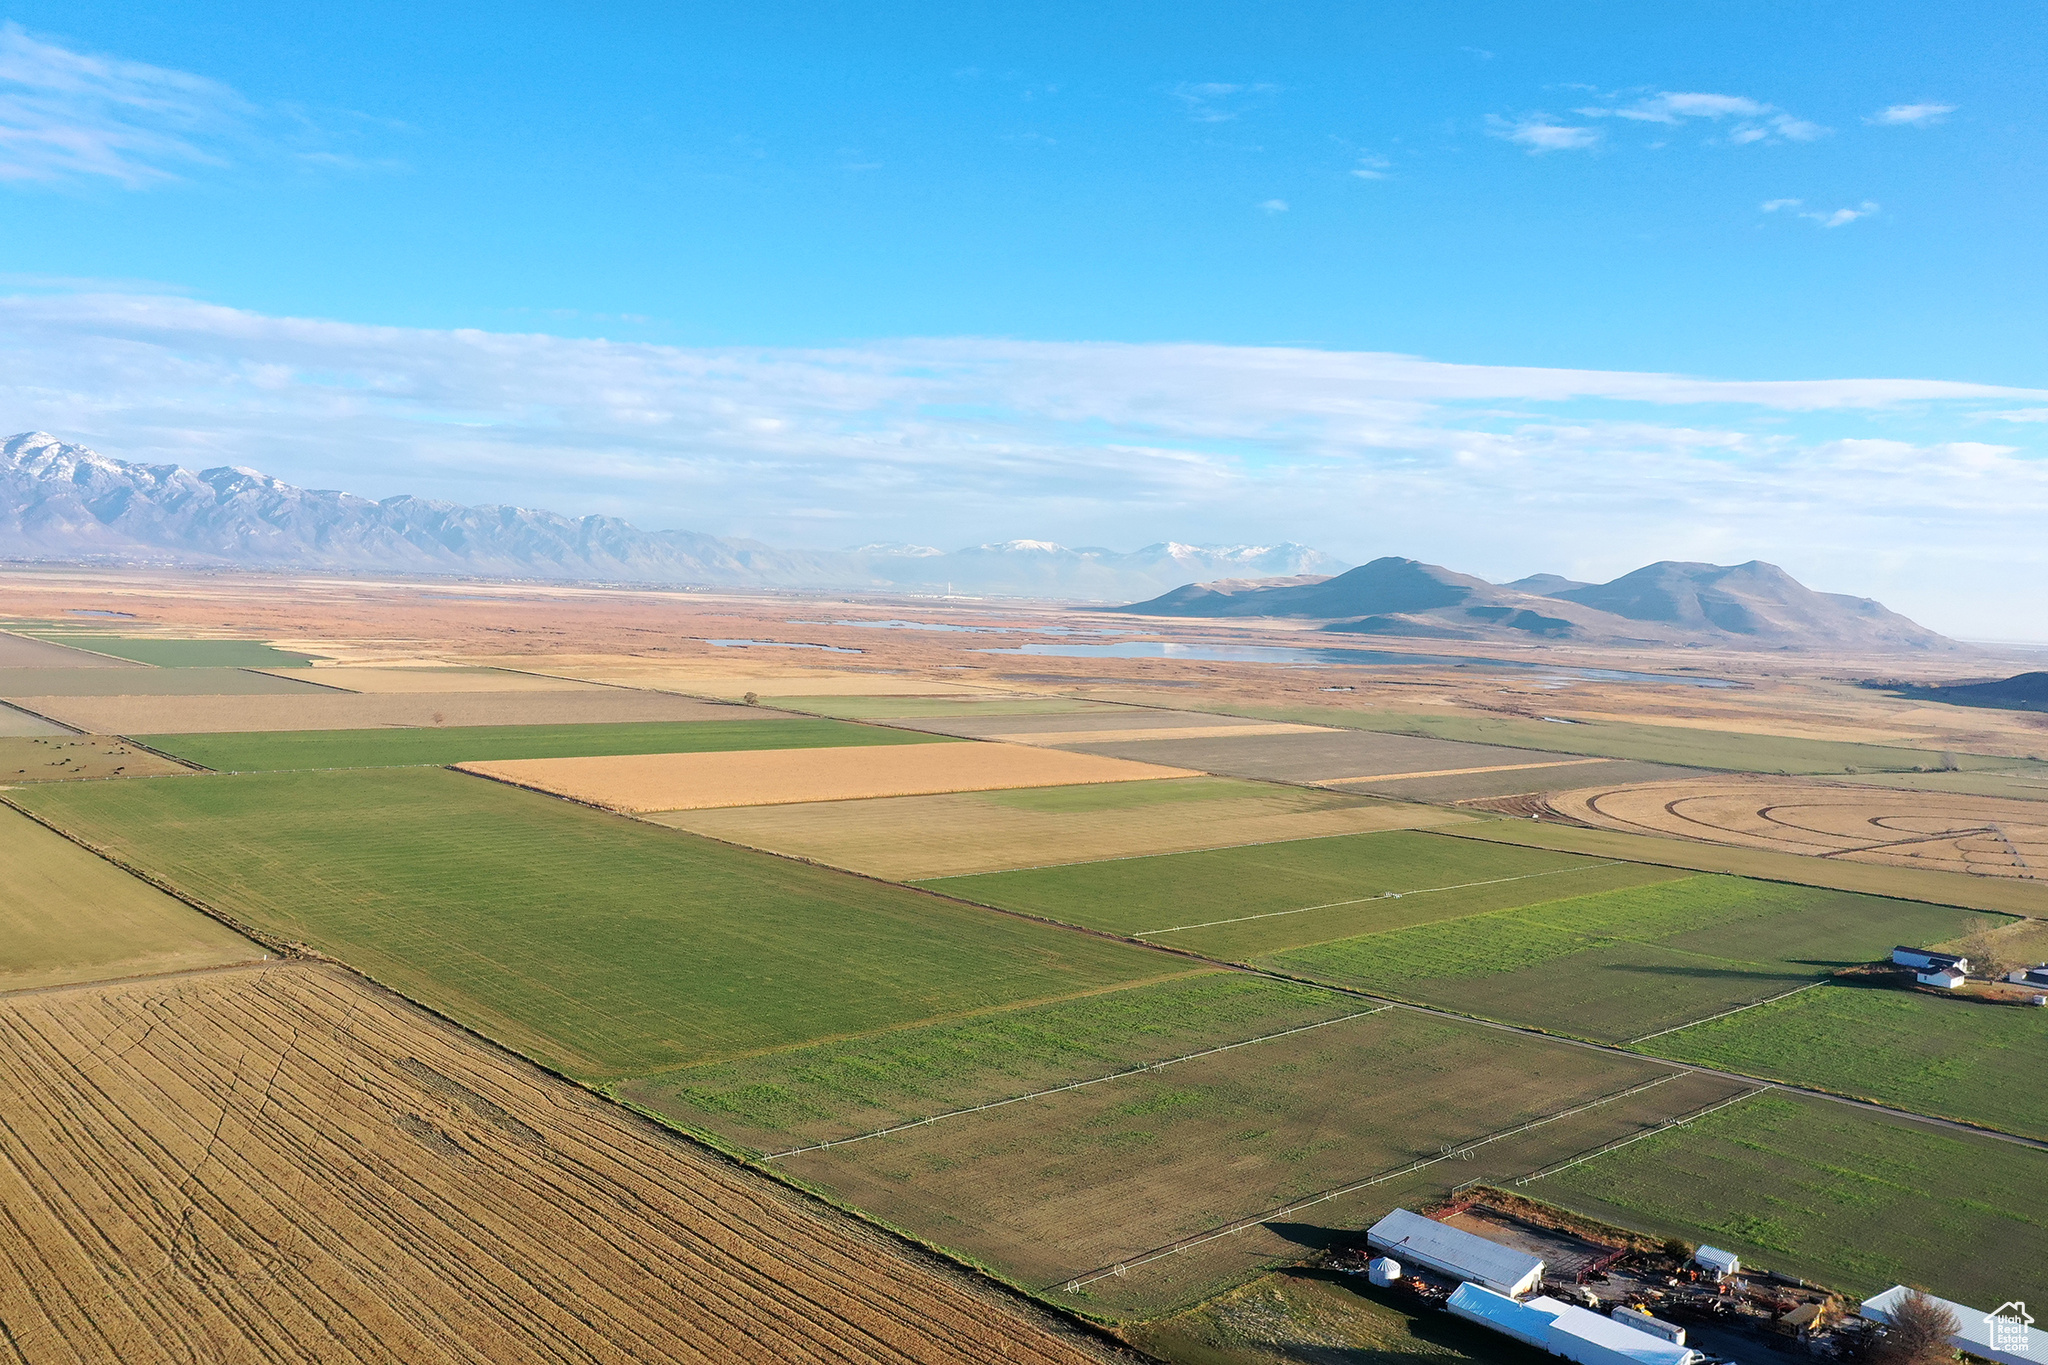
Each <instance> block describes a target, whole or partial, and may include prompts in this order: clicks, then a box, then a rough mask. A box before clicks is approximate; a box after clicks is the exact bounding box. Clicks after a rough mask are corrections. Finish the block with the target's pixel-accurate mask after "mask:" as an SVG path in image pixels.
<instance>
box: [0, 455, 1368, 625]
mask: <svg viewBox="0 0 2048 1365" xmlns="http://www.w3.org/2000/svg"><path fill="white" fill-rule="evenodd" d="M0 558H8V559H31V560H33V559H44V560H52V559H54V560H66V561H76V560H98V561H111V562H120V563H137V562H141V563H160V564H192V565H242V566H253V567H263V568H309V569H328V570H357V571H367V572H378V573H438V574H460V575H474V576H480V577H509V578H543V579H565V580H579V581H598V582H626V583H666V584H691V585H699V584H701V585H708V586H714V587H785V588H841V589H846V588H856V589H866V590H870V591H888V590H892V589H897V590H903V591H913V592H932V591H937V592H958V593H967V594H997V595H1011V596H1028V597H1053V598H1075V599H1082V600H1092V601H1099V602H1120V601H1128V600H1130V599H1131V598H1133V597H1137V596H1141V595H1143V594H1146V593H1156V592H1159V591H1161V590H1162V589H1165V588H1169V587H1172V586H1173V585H1175V584H1178V583H1185V582H1187V581H1189V580H1190V579H1193V578H1204V577H1214V576H1218V575H1235V576H1254V577H1266V576H1273V575H1294V574H1304V573H1315V574H1329V573H1336V572H1339V571H1341V570H1343V569H1346V568H1348V567H1349V566H1348V565H1347V564H1346V563H1345V562H1344V561H1342V560H1340V559H1336V558H1334V557H1332V556H1330V555H1326V554H1324V553H1322V552H1321V551H1319V550H1313V549H1310V548H1309V547H1307V546H1305V545H1291V544H1290V545H1183V544H1179V543H1177V542H1173V541H1166V542H1162V543H1160V544H1157V545H1149V546H1146V547H1145V548H1144V549H1141V550H1136V551H1132V552H1129V553H1119V552H1117V551H1114V550H1105V549H1096V548H1085V549H1069V548H1067V547H1066V546H1063V545H1055V544H1052V543H1051V542H1049V541H1040V540H1012V541H1006V542H1003V543H1001V544H996V545H977V546H972V547H969V548H967V549H964V550H955V551H951V552H947V551H942V550H938V549H934V548H932V547H930V546H922V545H864V546H860V547H857V548H854V549H848V550H815V551H813V550H781V549H776V548H775V547H773V546H770V545H764V544H762V543H761V542H760V541H755V540H738V539H728V538H725V537H721V536H713V535H704V534H701V533H699V532H695V531H643V530H641V529H639V528H638V527H636V526H633V525H632V524H630V523H629V522H626V521H622V520H620V519H619V518H617V517H603V516H588V517H566V516H561V515H559V514H557V513H554V512H546V511H535V510H531V509H528V508H521V507H506V506H481V507H468V506H464V505H462V504H460V503H452V502H439V501H435V500H432V499H427V498H415V497H393V498H385V499H382V500H381V501H373V500H371V499H369V498H363V497H357V496H356V495H354V494H351V493H343V492H338V491H335V490H332V489H308V488H300V487H298V486H296V485H294V484H289V483H286V482H284V481H283V480H281V479H275V478H272V477H270V476H269V475H267V474H263V473H259V472H258V471H256V470H253V469H246V468H241V467H234V466H222V467H219V468H215V469H204V470H198V471H194V470H190V469H185V468H183V467H182V466H179V465H174V464H141V463H136V462H131V461H127V460H117V459H112V458H109V457H108V456H105V455H101V454H99V453H98V452H96V451H93V450H89V449H87V448H86V447H84V446H80V445H71V444H67V443H65V442H63V441H60V440H58V439H57V438H56V437H54V436H50V435H47V434H45V433H43V432H26V433H23V434H22V435H19V436H14V437H11V438H9V439H8V440H6V441H5V442H0Z"/></svg>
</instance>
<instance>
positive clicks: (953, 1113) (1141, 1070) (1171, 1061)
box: [761, 1005, 1395, 1161]
mask: <svg viewBox="0 0 2048 1365" xmlns="http://www.w3.org/2000/svg"><path fill="white" fill-rule="evenodd" d="M1393 1008H1395V1007H1394V1006H1393V1005H1381V1006H1379V1007H1378V1008H1377V1009H1369V1010H1359V1011H1357V1012H1356V1013H1354V1014H1344V1015H1339V1016H1338V1017H1337V1018H1335V1019H1323V1020H1319V1021H1317V1022H1316V1023H1313V1024H1302V1025H1299V1026H1298V1027H1295V1028H1289V1029H1281V1030H1280V1031H1279V1032H1278V1033H1267V1034H1262V1035H1261V1036H1259V1037H1257V1038H1245V1039H1242V1040H1240V1041H1238V1042H1235V1043H1225V1044H1223V1046H1221V1047H1211V1048H1204V1049H1203V1050H1202V1051H1200V1052H1190V1053H1186V1054H1185V1055H1183V1056H1179V1057H1168V1058H1167V1059H1166V1060H1165V1061H1162V1062H1143V1063H1140V1064H1139V1065H1137V1066H1133V1067H1126V1068H1125V1069H1123V1070H1122V1071H1112V1072H1110V1073H1109V1074H1108V1075H1106V1076H1095V1077H1091V1078H1090V1079H1088V1080H1085V1081H1070V1082H1069V1083H1067V1084H1066V1085H1056V1086H1053V1087H1051V1088H1050V1089H1046V1090H1034V1091H1032V1092H1031V1093H1030V1094H1028V1095H1012V1096H1010V1097H1009V1098H1008V1099H1001V1100H990V1101H989V1102H988V1103H987V1104H977V1105H972V1106H970V1107H969V1108H966V1109H949V1110H947V1111H946V1112H945V1113H943V1114H933V1115H932V1116H931V1117H930V1118H923V1119H918V1120H916V1121H914V1122H911V1123H899V1124H896V1125H895V1126H894V1127H890V1128H878V1129H876V1130H875V1131H874V1132H872V1133H861V1134H859V1135H857V1136H855V1137H849V1138H835V1139H833V1140H832V1141H830V1142H817V1143H813V1144H811V1145H810V1146H808V1147H792V1148H790V1149H789V1150H788V1151H786V1152H770V1153H769V1154H768V1155H766V1156H764V1157H762V1158H761V1160H763V1161H780V1160H782V1158H784V1157H787V1156H802V1155H804V1154H805V1153H807V1152H822V1151H824V1150H825V1149H826V1148H827V1147H848V1146H851V1145H852V1144H854V1143H856V1142H866V1141H867V1140H868V1139H869V1138H878V1137H888V1136H889V1135H890V1134H892V1133H903V1132H908V1131H909V1130H910V1129H912V1128H923V1127H925V1126H926V1125H927V1124H933V1123H938V1122H940V1121H942V1120H944V1119H956V1118H961V1117H964V1116H965V1115H968V1114H979V1113H982V1112H984V1111H986V1110H990V1109H1001V1108H1002V1107H1003V1106H1004V1105H1006V1104H1022V1103H1023V1102H1024V1101H1025V1100H1037V1099H1043V1098H1045V1097H1046V1096H1047V1095H1063V1094H1065V1093H1067V1092H1068V1091H1070V1090H1085V1089H1087V1088H1088V1087H1089V1086H1091V1085H1101V1084H1102V1083H1103V1082H1105V1081H1120V1080H1123V1079H1125V1078H1126V1077H1129V1076H1142V1075H1144V1074H1146V1073H1147V1072H1152V1071H1161V1070H1164V1069H1165V1068H1167V1067H1169V1066H1175V1065H1178V1064H1179V1063H1181V1062H1192V1061H1196V1060H1198V1059H1200V1058H1203V1057H1214V1056H1215V1055H1216V1054H1217V1053H1219V1052H1234V1051H1236V1050H1237V1049H1238V1048H1241V1047H1250V1046H1251V1045H1252V1044H1253V1043H1270V1042H1272V1041H1273V1040H1274V1039H1275V1038H1289V1037H1292V1036H1293V1035H1295V1034H1297V1033H1308V1032H1310V1031H1311V1030H1314V1029H1319V1028H1328V1027H1329V1026H1330V1025H1332V1024H1343V1023H1348V1022H1350V1021H1351V1020H1353V1019H1364V1018H1368V1017H1369V1016H1371V1015H1375V1014H1385V1013H1386V1012H1387V1011H1388V1010H1390V1009H1393Z"/></svg>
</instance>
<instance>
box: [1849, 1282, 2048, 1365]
mask: <svg viewBox="0 0 2048 1365" xmlns="http://www.w3.org/2000/svg"><path fill="white" fill-rule="evenodd" d="M1912 1292H1913V1291H1912V1290H1910V1289H1908V1288H1907V1287H1906V1286H1905V1285H1902V1284H1895V1285H1893V1286H1892V1287H1891V1288H1890V1289H1887V1290H1885V1291H1884V1293H1882V1294H1878V1295H1875V1296H1873V1297H1871V1298H1867V1299H1865V1300H1864V1301H1863V1308H1862V1315H1863V1316H1864V1317H1866V1318H1869V1319H1870V1320H1871V1321H1872V1322H1890V1321H1891V1310H1892V1309H1893V1308H1895V1307H1897V1306H1898V1303H1899V1301H1900V1300H1901V1299H1903V1298H1905V1297H1906V1296H1907V1295H1908V1294H1910V1293H1912ZM1927 1297H1928V1298H1930V1299H1933V1300H1934V1302H1935V1303H1937V1304H1939V1305H1940V1306H1941V1307H1943V1308H1946V1309H1948V1311H1949V1312H1951V1313H1953V1314H1955V1315H1956V1334H1955V1335H1954V1336H1952V1337H1950V1338H1949V1340H1950V1341H1953V1342H1954V1343H1955V1344H1956V1345H1957V1346H1958V1347H1960V1348H1962V1349H1963V1350H1965V1351H1968V1352H1969V1353H1970V1354H1971V1355H1973V1356H1983V1357H1984V1358H1985V1359H1986V1360H1996V1361H1998V1362H2000V1365H2048V1332H2044V1331H2042V1330H2041V1329H2040V1328H2038V1327H2031V1326H2023V1328H2006V1329H2004V1330H2005V1331H2006V1332H2017V1331H2020V1330H2024V1332H2025V1334H2026V1341H2025V1344H2024V1345H2018V1344H2006V1345H1996V1346H1994V1345H1993V1344H1992V1340H1991V1324H1990V1323H1988V1322H1986V1321H1985V1318H1986V1317H1987V1316H1988V1315H1987V1314H1986V1313H1985V1311H1984V1310H1983V1309H1981V1308H1971V1307H1968V1306H1966V1305H1964V1304H1960V1303H1951V1302H1950V1301H1949V1300H1947V1299H1937V1298H1935V1297H1934V1295H1932V1294H1929V1295H1928V1296H1927ZM1999 1307H2000V1308H2002V1309H2006V1310H2007V1313H2006V1314H2005V1316H2014V1315H2013V1314H2012V1313H2011V1311H2010V1310H2013V1309H2018V1310H2019V1312H2020V1313H2024V1312H2025V1311H2026V1310H2025V1308H2024V1307H2022V1306H2021V1305H2019V1304H2000V1305H1999Z"/></svg>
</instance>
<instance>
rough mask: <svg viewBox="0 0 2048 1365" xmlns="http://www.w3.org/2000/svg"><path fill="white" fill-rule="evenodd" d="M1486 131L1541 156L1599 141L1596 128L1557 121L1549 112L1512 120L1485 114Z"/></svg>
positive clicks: (1582, 147)
mask: <svg viewBox="0 0 2048 1365" xmlns="http://www.w3.org/2000/svg"><path fill="white" fill-rule="evenodd" d="M1486 130H1487V132H1489V133H1491V134H1492V135H1493V136H1495V137H1498V138H1504V139H1506V140H1507V141H1509V142H1512V143H1514V144H1515V145H1516V146H1519V147H1526V148H1528V149H1529V154H1530V155H1531V156H1541V155H1542V154H1543V153H1545V152H1576V151H1583V150H1585V149H1586V148H1588V147H1591V146H1593V145H1595V144H1596V143H1598V142H1599V141H1600V130H1599V129H1598V128H1587V127H1583V126H1573V125H1571V124H1567V123H1561V122H1559V121H1558V120H1557V119H1555V118H1552V117H1551V116H1550V115H1549V114H1523V115H1521V116H1520V117H1518V118H1512V119H1504V118H1499V117H1497V116H1489V117H1488V118H1487V120H1486Z"/></svg>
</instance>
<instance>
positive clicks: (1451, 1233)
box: [1365, 1209, 1543, 1299]
mask: <svg viewBox="0 0 2048 1365" xmlns="http://www.w3.org/2000/svg"><path fill="white" fill-rule="evenodd" d="M1365 1244H1366V1245H1367V1246H1368V1247H1370V1248H1372V1249H1373V1250H1374V1251H1377V1252H1379V1253H1380V1254H1381V1255H1382V1256H1391V1257H1392V1258H1394V1259H1395V1260H1397V1261H1399V1262H1401V1263H1402V1264H1403V1265H1418V1266H1421V1267H1422V1268H1423V1269H1424V1270H1428V1271H1432V1272H1434V1273H1435V1274H1438V1275H1442V1276H1444V1277H1445V1278H1446V1279H1452V1280H1469V1281H1470V1282H1471V1283H1473V1284H1476V1285H1483V1286H1485V1287H1486V1288H1488V1289H1490V1290H1492V1291H1493V1292H1495V1293H1496V1294H1505V1295H1506V1296H1507V1297H1509V1298H1511V1299H1513V1298H1519V1297H1520V1296H1522V1295H1523V1294H1526V1293H1528V1292H1529V1291H1530V1290H1532V1289H1534V1288H1535V1287H1536V1286H1537V1285H1539V1284H1541V1283H1542V1282H1543V1259H1542V1258H1541V1257H1539V1256H1531V1255H1530V1254H1529V1253H1528V1252H1526V1251H1517V1250H1515V1249H1514V1248H1513V1247H1509V1246H1502V1245H1501V1244H1500V1243H1499V1242H1492V1241H1488V1240H1487V1239H1486V1238H1484V1237H1478V1236H1474V1235H1473V1234H1472V1233H1469V1232H1465V1231H1462V1230H1460V1229H1458V1228H1454V1227H1450V1226H1447V1225H1446V1224H1443V1223H1439V1222H1437V1221H1436V1220H1435V1219H1434V1218H1424V1217H1423V1216H1422V1215H1421V1214H1419V1213H1410V1212H1409V1211H1408V1210H1407V1209H1395V1210H1394V1211H1393V1212H1392V1213H1390V1214H1388V1215H1387V1216H1386V1217H1384V1218H1382V1219H1380V1221H1379V1222H1377V1223H1374V1224H1373V1225H1372V1226H1371V1227H1370V1228H1368V1229H1367V1230H1366V1234H1365Z"/></svg>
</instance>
